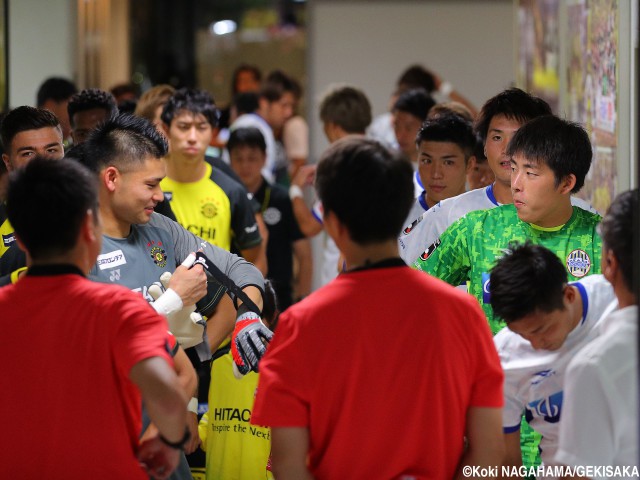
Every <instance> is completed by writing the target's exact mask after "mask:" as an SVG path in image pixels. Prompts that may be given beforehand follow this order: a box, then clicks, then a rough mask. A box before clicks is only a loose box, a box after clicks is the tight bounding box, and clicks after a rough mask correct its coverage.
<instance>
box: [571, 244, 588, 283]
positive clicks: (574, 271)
mask: <svg viewBox="0 0 640 480" xmlns="http://www.w3.org/2000/svg"><path fill="white" fill-rule="evenodd" d="M589 270H591V259H590V258H589V254H587V252H585V251H584V250H579V249H576V250H573V251H572V252H571V253H569V255H567V271H568V272H569V273H570V274H571V275H573V276H574V277H577V278H582V277H584V276H585V275H586V274H587V273H589Z"/></svg>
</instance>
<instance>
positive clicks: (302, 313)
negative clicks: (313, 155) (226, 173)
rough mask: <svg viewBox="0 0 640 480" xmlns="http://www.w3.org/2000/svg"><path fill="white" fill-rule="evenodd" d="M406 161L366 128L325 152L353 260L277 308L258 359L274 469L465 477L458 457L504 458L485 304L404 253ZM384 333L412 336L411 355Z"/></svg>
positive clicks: (336, 216)
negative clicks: (412, 263) (410, 262)
mask: <svg viewBox="0 0 640 480" xmlns="http://www.w3.org/2000/svg"><path fill="white" fill-rule="evenodd" d="M412 173H413V170H412V168H411V165H409V163H408V162H407V161H406V160H403V159H401V158H399V157H398V156H396V155H395V154H392V153H391V152H389V151H388V150H387V149H386V148H385V147H383V146H382V145H381V144H379V143H378V142H376V141H374V140H367V139H364V138H353V137H352V138H345V139H343V140H339V141H338V142H336V143H334V144H333V145H332V146H331V147H330V148H329V150H327V151H326V152H325V154H324V155H323V158H322V159H321V160H320V162H319V164H318V170H317V177H316V188H317V191H318V194H319V196H320V200H321V201H322V204H323V207H324V224H325V228H326V229H327V232H328V233H329V235H331V237H332V238H333V239H334V240H335V242H336V244H337V245H338V247H339V248H340V251H341V253H342V254H343V255H344V258H345V261H346V267H347V271H345V272H343V273H341V274H340V275H339V276H338V278H337V279H336V280H334V281H333V282H331V283H329V284H328V285H327V286H325V287H323V288H322V289H320V290H317V291H316V292H314V293H312V294H311V295H310V296H309V297H307V298H306V299H304V300H302V301H301V302H300V303H297V304H296V305H293V306H292V307H290V308H289V309H288V310H287V311H286V312H284V313H283V314H282V315H281V317H280V321H279V326H278V333H277V334H276V335H275V336H274V340H273V342H272V345H270V347H269V349H268V351H267V354H266V356H265V357H264V358H263V360H262V362H261V364H260V375H261V376H260V380H259V383H258V393H257V397H256V403H255V406H254V410H253V413H252V417H251V422H252V423H254V424H256V425H265V426H269V427H271V430H272V432H271V434H272V437H271V438H272V459H273V472H274V476H275V477H276V478H278V479H284V480H286V479H290V478H291V479H293V478H295V479H306V478H312V476H313V477H314V478H318V479H323V478H389V479H392V478H394V479H395V478H403V476H408V477H414V478H454V476H456V475H459V477H460V478H462V472H461V471H460V469H461V468H462V466H463V465H484V466H489V465H492V466H495V465H498V464H499V463H500V461H501V459H502V455H503V451H504V450H503V444H502V438H501V432H500V417H501V414H502V408H501V407H502V380H503V376H502V370H501V368H500V365H499V360H498V357H497V354H496V351H495V347H494V346H493V343H492V341H491V335H490V332H489V329H488V327H487V324H486V321H485V320H484V318H483V315H482V312H481V311H480V309H479V308H478V305H477V303H476V302H475V300H473V299H472V298H470V297H469V296H468V295H466V294H464V293H462V292H459V291H457V290H456V289H453V288H449V287H447V286H446V285H444V284H443V283H442V282H439V281H436V280H434V279H433V278H431V277H429V276H426V275H420V274H419V273H418V272H414V271H412V270H411V269H410V268H408V267H407V266H406V264H405V263H404V262H403V261H402V260H401V259H400V258H398V247H397V240H396V239H397V235H398V231H399V230H400V228H401V226H402V221H403V220H404V218H405V217H406V215H407V213H408V211H409V208H410V206H411V204H412V203H413V199H414V197H413V189H412V188H411V187H412ZM357 176H359V177H360V178H359V181H358V182H354V181H353V179H354V178H356V177H357ZM425 305H429V308H430V314H429V318H428V320H429V321H428V322H425V316H424V313H423V312H424V306H425ZM400 311H401V312H403V313H402V315H399V314H398V312H400ZM337 331H339V332H341V333H340V335H339V336H338V337H336V336H335V332H337ZM363 332H366V335H364V334H363ZM390 341H392V342H393V344H394V345H396V346H398V345H406V346H409V347H408V348H412V347H410V346H413V347H415V348H412V353H411V359H410V360H409V359H408V357H407V352H406V350H405V349H404V348H389V342H390ZM408 361H410V362H411V364H412V365H414V366H416V365H417V366H418V367H416V368H417V370H416V368H414V367H412V366H411V365H408V363H407V362H408ZM372 372H375V374H373V375H372ZM416 372H420V373H419V374H418V376H417V377H416ZM381 392H391V393H392V394H390V395H381ZM407 418H410V419H411V421H410V422H407V421H406V419H407ZM434 419H439V421H437V422H434ZM465 437H466V442H467V443H466V449H465ZM354 446H357V449H358V454H357V455H354V454H353V448H354Z"/></svg>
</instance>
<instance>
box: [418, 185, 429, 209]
mask: <svg viewBox="0 0 640 480" xmlns="http://www.w3.org/2000/svg"><path fill="white" fill-rule="evenodd" d="M426 193H427V192H426V191H425V190H423V191H422V193H421V194H420V195H418V203H420V206H421V207H422V208H424V211H425V212H426V211H427V210H429V205H427V195H426Z"/></svg>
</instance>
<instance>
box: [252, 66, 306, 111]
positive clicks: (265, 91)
mask: <svg viewBox="0 0 640 480" xmlns="http://www.w3.org/2000/svg"><path fill="white" fill-rule="evenodd" d="M285 93H291V94H292V95H293V96H294V97H296V98H300V95H302V87H300V84H299V83H298V82H297V81H296V80H295V79H294V78H293V77H291V76H289V75H287V74H286V73H284V72H283V71H282V70H274V71H273V72H271V73H270V74H269V75H267V78H265V80H264V82H263V84H262V87H261V88H260V98H264V99H266V100H267V101H268V102H271V103H272V102H277V101H278V100H280V99H281V98H282V96H283V95H284V94H285Z"/></svg>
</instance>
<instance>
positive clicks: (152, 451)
mask: <svg viewBox="0 0 640 480" xmlns="http://www.w3.org/2000/svg"><path fill="white" fill-rule="evenodd" d="M137 455H138V460H139V461H140V464H141V465H142V466H143V467H144V469H145V470H146V471H147V473H148V474H149V475H150V476H152V477H153V478H156V479H158V480H164V479H165V478H168V477H169V475H171V473H172V472H173V471H174V470H175V469H176V467H177V466H178V462H179V461H180V450H178V449H176V448H171V447H170V446H168V445H166V444H165V443H163V442H162V440H160V437H159V435H155V436H153V437H148V438H146V439H144V440H142V441H141V442H140V445H139V446H138V454H137Z"/></svg>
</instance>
